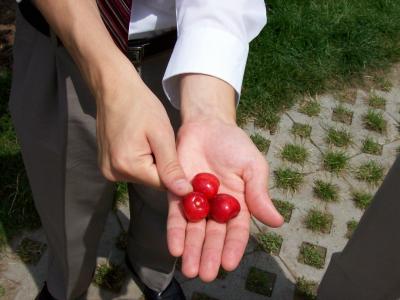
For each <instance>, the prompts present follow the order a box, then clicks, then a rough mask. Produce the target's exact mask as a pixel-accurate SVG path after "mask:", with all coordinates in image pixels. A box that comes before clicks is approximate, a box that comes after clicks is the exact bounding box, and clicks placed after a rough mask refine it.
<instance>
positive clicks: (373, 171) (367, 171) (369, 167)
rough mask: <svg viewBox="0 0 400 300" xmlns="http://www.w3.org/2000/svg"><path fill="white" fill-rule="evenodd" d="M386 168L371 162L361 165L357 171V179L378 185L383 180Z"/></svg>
mask: <svg viewBox="0 0 400 300" xmlns="http://www.w3.org/2000/svg"><path fill="white" fill-rule="evenodd" d="M383 172H384V168H383V167H382V166H381V165H380V164H378V163H377V162H375V161H373V160H371V161H368V162H366V163H363V164H361V165H360V166H359V167H358V169H357V170H356V178H357V179H358V180H362V181H365V182H367V183H369V184H372V185H378V184H379V183H380V182H381V180H382V179H383Z"/></svg>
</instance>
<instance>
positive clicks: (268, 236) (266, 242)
mask: <svg viewBox="0 0 400 300" xmlns="http://www.w3.org/2000/svg"><path fill="white" fill-rule="evenodd" d="M257 240H258V244H259V245H260V246H261V248H262V249H263V250H264V251H265V252H267V253H269V254H273V255H279V251H280V250H281V247H282V242H283V237H282V236H280V235H279V234H277V233H275V232H268V233H260V234H258V236H257Z"/></svg>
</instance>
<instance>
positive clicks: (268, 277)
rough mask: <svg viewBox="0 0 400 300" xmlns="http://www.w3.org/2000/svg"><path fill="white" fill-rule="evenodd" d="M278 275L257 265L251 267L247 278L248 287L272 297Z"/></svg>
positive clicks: (252, 290)
mask: <svg viewBox="0 0 400 300" xmlns="http://www.w3.org/2000/svg"><path fill="white" fill-rule="evenodd" d="M275 281H276V275H275V274H273V273H270V272H267V271H264V270H261V269H259V268H256V267H251V268H250V270H249V274H248V275H247V279H246V289H247V290H249V291H251V292H254V293H257V294H261V295H264V296H267V297H271V295H272V291H273V288H274V285H275Z"/></svg>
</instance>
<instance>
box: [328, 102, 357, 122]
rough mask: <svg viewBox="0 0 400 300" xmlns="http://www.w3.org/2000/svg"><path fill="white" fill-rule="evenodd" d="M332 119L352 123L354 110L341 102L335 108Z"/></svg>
mask: <svg viewBox="0 0 400 300" xmlns="http://www.w3.org/2000/svg"><path fill="white" fill-rule="evenodd" d="M332 121H335V122H341V123H344V124H347V125H351V123H352V121H353V112H352V111H351V110H350V109H348V108H346V107H344V106H343V105H342V104H339V105H338V106H336V107H335V108H334V109H333V113H332Z"/></svg>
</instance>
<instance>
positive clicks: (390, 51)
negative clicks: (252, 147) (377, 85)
mask: <svg viewBox="0 0 400 300" xmlns="http://www.w3.org/2000/svg"><path fill="white" fill-rule="evenodd" d="M268 6H269V8H270V9H269V12H268V24H267V26H265V28H264V30H262V32H261V34H260V35H259V36H258V38H257V39H255V40H254V42H253V43H252V44H251V51H250V53H249V58H248V64H247V67H246V74H245V77H244V82H243V92H242V97H241V102H240V105H239V111H240V114H241V115H244V116H245V117H255V118H256V119H258V118H261V119H262V123H264V124H265V126H266V127H268V126H269V124H272V126H275V120H274V118H272V117H271V116H272V115H276V114H279V113H280V112H282V111H283V110H285V109H287V108H288V107H290V106H291V105H292V104H293V103H294V102H295V99H299V98H303V95H316V94H321V93H323V92H324V91H327V90H330V89H336V88H342V87H344V86H350V85H352V84H353V83H358V82H362V81H363V78H364V76H363V75H365V74H368V75H372V74H374V72H375V71H376V70H378V69H379V70H382V69H383V70H385V69H387V68H388V67H389V66H390V65H391V63H392V62H395V61H398V59H399V57H400V47H399V39H400V18H398V16H399V15H400V3H399V2H398V1H397V0H385V1H383V0H382V1H376V0H360V1H316V0H313V1H301V0H295V1H277V0H270V1H268ZM265 116H268V119H267V120H265ZM270 122H271V123H270Z"/></svg>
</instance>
